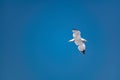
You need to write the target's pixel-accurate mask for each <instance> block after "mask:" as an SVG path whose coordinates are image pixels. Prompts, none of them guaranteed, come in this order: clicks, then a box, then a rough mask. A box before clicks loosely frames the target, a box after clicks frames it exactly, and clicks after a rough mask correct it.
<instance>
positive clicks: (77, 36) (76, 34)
mask: <svg viewBox="0 0 120 80" xmlns="http://www.w3.org/2000/svg"><path fill="white" fill-rule="evenodd" d="M72 32H73V39H70V40H69V41H68V42H74V43H75V44H76V45H77V46H78V50H79V51H80V52H81V53H82V54H85V50H86V47H85V42H86V41H87V40H86V39H84V38H82V37H81V32H80V31H79V30H78V29H73V30H72Z"/></svg>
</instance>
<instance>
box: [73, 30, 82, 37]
mask: <svg viewBox="0 0 120 80" xmlns="http://www.w3.org/2000/svg"><path fill="white" fill-rule="evenodd" d="M72 32H73V38H75V39H78V38H81V36H80V34H81V32H80V31H79V30H72Z"/></svg>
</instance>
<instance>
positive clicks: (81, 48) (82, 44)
mask: <svg viewBox="0 0 120 80" xmlns="http://www.w3.org/2000/svg"><path fill="white" fill-rule="evenodd" d="M78 50H79V51H81V52H83V51H85V44H84V43H80V44H79V45H78Z"/></svg>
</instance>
